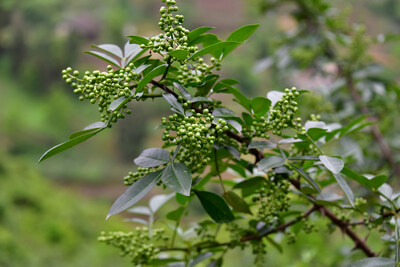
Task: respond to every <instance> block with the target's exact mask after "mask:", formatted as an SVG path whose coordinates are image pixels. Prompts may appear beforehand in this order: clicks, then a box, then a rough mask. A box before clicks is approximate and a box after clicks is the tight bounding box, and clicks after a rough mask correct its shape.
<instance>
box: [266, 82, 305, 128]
mask: <svg viewBox="0 0 400 267" xmlns="http://www.w3.org/2000/svg"><path fill="white" fill-rule="evenodd" d="M298 95H299V92H298V91H297V90H296V88H294V87H293V88H292V89H288V88H286V89H285V94H284V95H283V96H282V98H281V99H279V100H278V102H277V103H276V104H275V106H274V107H273V108H272V109H271V110H270V112H269V114H270V118H269V122H270V124H271V127H272V129H273V130H272V132H273V133H274V134H277V135H280V134H281V131H282V129H284V128H296V129H298V128H300V129H301V131H305V129H303V128H302V127H301V124H300V123H299V122H300V121H301V119H300V118H295V114H296V112H297V110H298V107H297V102H296V101H295V99H296V97H297V96H298ZM304 133H305V132H304Z"/></svg>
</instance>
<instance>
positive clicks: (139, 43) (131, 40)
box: [128, 35, 150, 45]
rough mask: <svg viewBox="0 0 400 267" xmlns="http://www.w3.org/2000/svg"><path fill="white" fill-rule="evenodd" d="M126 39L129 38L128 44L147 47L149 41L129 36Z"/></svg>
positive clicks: (140, 37)
mask: <svg viewBox="0 0 400 267" xmlns="http://www.w3.org/2000/svg"><path fill="white" fill-rule="evenodd" d="M128 37H129V38H130V40H129V43H130V44H138V45H141V44H145V45H147V44H148V43H149V42H150V40H149V39H147V38H144V37H142V36H136V35H129V36H128Z"/></svg>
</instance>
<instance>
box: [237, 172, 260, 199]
mask: <svg viewBox="0 0 400 267" xmlns="http://www.w3.org/2000/svg"><path fill="white" fill-rule="evenodd" d="M266 182H267V180H266V179H265V178H264V177H261V176H257V177H253V178H250V179H246V180H244V181H242V182H240V183H238V184H236V185H235V186H234V187H233V188H234V189H240V190H241V191H242V197H247V196H250V195H252V194H254V192H255V191H256V190H257V189H259V188H260V186H261V185H262V184H264V183H266Z"/></svg>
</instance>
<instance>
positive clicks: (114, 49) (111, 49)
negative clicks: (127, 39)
mask: <svg viewBox="0 0 400 267" xmlns="http://www.w3.org/2000/svg"><path fill="white" fill-rule="evenodd" d="M92 47H94V48H97V49H100V50H102V51H104V52H107V53H109V54H111V55H113V56H115V57H118V58H123V54H122V50H121V48H120V47H119V46H117V45H115V44H101V45H92Z"/></svg>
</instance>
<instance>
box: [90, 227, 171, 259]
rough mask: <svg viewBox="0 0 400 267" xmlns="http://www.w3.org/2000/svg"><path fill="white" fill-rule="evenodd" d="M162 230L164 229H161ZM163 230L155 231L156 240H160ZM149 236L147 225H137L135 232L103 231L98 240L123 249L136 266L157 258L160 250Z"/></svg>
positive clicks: (124, 253) (123, 254)
mask: <svg viewBox="0 0 400 267" xmlns="http://www.w3.org/2000/svg"><path fill="white" fill-rule="evenodd" d="M161 230H162V229H161ZM162 234H163V232H162V231H154V236H153V239H154V240H159V239H160V235H162ZM153 239H152V238H150V237H149V233H148V228H147V227H137V228H136V229H135V231H134V232H129V233H125V232H109V233H105V232H102V233H101V235H100V236H99V238H98V240H99V241H100V242H104V243H106V244H107V245H111V246H114V247H116V248H119V249H120V250H121V254H122V256H127V257H129V258H130V259H131V261H132V263H134V264H135V266H141V265H147V264H149V263H150V262H151V261H153V260H155V259H156V257H157V253H158V252H159V250H158V249H157V248H156V247H155V246H154V243H152V241H154V240H153Z"/></svg>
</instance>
